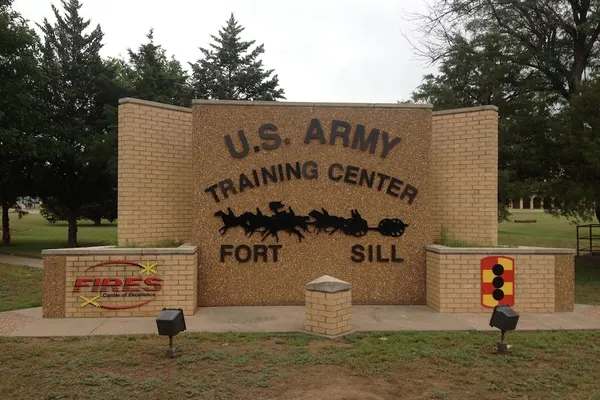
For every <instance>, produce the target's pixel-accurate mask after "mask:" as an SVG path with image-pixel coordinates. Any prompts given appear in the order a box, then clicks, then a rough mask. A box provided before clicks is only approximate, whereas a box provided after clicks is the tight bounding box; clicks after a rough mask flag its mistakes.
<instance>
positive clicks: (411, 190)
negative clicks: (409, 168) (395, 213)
mask: <svg viewBox="0 0 600 400" xmlns="http://www.w3.org/2000/svg"><path fill="white" fill-rule="evenodd" d="M418 192H419V191H418V190H417V188H416V187H414V186H412V185H408V184H407V185H406V186H405V187H404V190H403V191H402V194H401V195H400V200H402V199H403V198H405V197H408V204H412V203H413V201H415V197H417V193H418Z"/></svg>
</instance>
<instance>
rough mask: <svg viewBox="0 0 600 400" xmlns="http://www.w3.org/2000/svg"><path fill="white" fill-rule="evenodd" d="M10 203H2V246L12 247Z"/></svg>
mask: <svg viewBox="0 0 600 400" xmlns="http://www.w3.org/2000/svg"><path fill="white" fill-rule="evenodd" d="M8 210H9V207H8V203H6V202H4V201H3V202H2V244H3V245H4V246H8V245H10V218H9V217H8Z"/></svg>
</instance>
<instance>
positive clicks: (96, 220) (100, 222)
mask: <svg viewBox="0 0 600 400" xmlns="http://www.w3.org/2000/svg"><path fill="white" fill-rule="evenodd" d="M94 225H96V226H100V225H102V219H101V218H98V219H95V220H94Z"/></svg>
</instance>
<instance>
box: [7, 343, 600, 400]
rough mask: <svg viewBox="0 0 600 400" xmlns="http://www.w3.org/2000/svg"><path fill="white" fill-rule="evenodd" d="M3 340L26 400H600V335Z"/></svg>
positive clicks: (10, 387)
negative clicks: (507, 347)
mask: <svg viewBox="0 0 600 400" xmlns="http://www.w3.org/2000/svg"><path fill="white" fill-rule="evenodd" d="M498 339H499V334H498V333H496V332H494V333H474V332H422V333H414V332H395V333H382V332H379V333H378V332H375V333H369V334H351V335H349V336H346V337H344V338H342V339H339V340H328V339H322V338H318V337H311V336H307V335H304V334H231V333H228V334H227V333H226V334H195V333H183V334H181V335H178V336H177V337H176V338H175V345H176V346H177V348H179V349H180V350H181V352H180V353H179V356H178V357H177V358H174V359H170V358H167V355H166V349H167V344H168V340H167V338H165V337H159V336H156V335H145V336H137V335H136V336H129V337H127V336H120V337H84V338H53V339H25V338H7V337H5V338H0V349H1V350H2V351H0V376H2V379H1V380H0V393H2V398H6V399H12V400H18V399H27V400H29V399H100V398H101V399H106V400H109V399H123V398H126V399H132V400H134V399H144V400H145V399H297V400H313V399H327V400H342V399H347V400H359V399H361V400H362V399H367V400H379V399H398V398H403V399H461V400H462V399H492V400H495V399H499V400H500V399H502V400H504V399H540V400H542V399H543V400H546V399H573V400H579V399H592V400H593V399H600V386H599V385H598V370H600V332H598V331H587V332H585V331H584V332H545V333H536V334H532V333H509V334H508V335H507V340H508V342H509V343H510V344H512V345H513V347H512V348H511V351H510V353H509V354H507V355H502V356H500V355H497V354H495V353H494V351H495V345H496V342H497V341H498Z"/></svg>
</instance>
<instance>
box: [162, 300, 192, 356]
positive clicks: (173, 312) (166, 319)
mask: <svg viewBox="0 0 600 400" xmlns="http://www.w3.org/2000/svg"><path fill="white" fill-rule="evenodd" d="M156 327H157V328H158V334H159V335H161V336H168V337H169V350H167V354H168V355H169V357H171V358H173V357H175V348H174V347H173V336H175V335H177V334H178V333H179V332H183V331H185V318H184V317H183V310H182V309H181V308H163V309H162V311H161V312H160V315H159V316H158V317H157V318H156Z"/></svg>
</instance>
